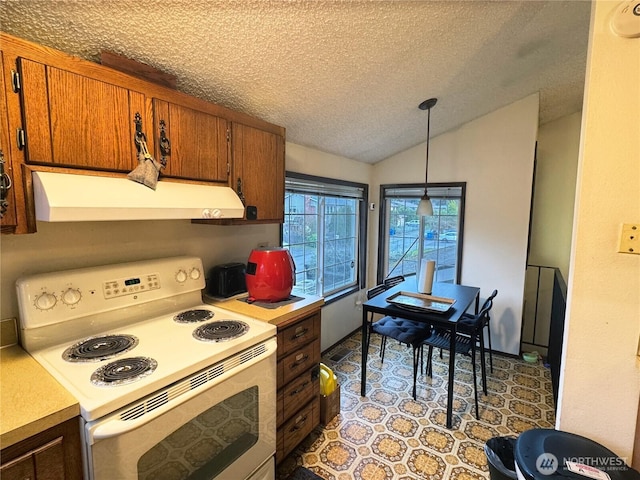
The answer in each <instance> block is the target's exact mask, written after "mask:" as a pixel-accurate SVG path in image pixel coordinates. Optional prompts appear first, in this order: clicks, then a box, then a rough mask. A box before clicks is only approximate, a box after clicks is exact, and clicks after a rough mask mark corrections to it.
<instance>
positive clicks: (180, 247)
mask: <svg viewBox="0 0 640 480" xmlns="http://www.w3.org/2000/svg"><path fill="white" fill-rule="evenodd" d="M279 239H280V236H279V230H278V226H277V225H251V226H241V227H236V226H215V225H195V224H191V222H190V221H188V220H162V221H144V222H81V223H46V222H38V232H37V233H34V234H30V235H3V236H2V237H1V239H0V242H2V245H1V246H2V248H1V249H0V261H1V265H2V275H1V276H0V291H1V297H0V301H1V305H0V314H1V318H2V319H6V318H11V317H14V318H17V316H18V305H17V299H16V293H15V281H16V279H17V278H18V277H19V276H21V275H26V274H32V273H38V272H49V271H57V270H67V269H71V268H80V267H87V266H94V265H103V264H107V263H118V262H128V261H136V260H144V259H152V258H161V257H165V256H174V255H196V256H199V257H201V258H202V261H203V263H204V266H205V269H207V270H208V269H209V268H210V267H212V266H214V265H217V264H219V263H227V262H246V261H247V258H248V257H249V253H251V249H253V248H256V247H257V246H258V243H261V242H269V244H270V245H274V246H275V245H278V242H279Z"/></svg>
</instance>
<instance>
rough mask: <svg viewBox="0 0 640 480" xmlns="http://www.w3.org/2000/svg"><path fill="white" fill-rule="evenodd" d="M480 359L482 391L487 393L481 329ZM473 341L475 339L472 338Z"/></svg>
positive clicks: (481, 332)
mask: <svg viewBox="0 0 640 480" xmlns="http://www.w3.org/2000/svg"><path fill="white" fill-rule="evenodd" d="M479 335H480V341H479V343H480V361H481V362H482V363H481V364H480V372H481V373H482V391H483V392H484V394H485V395H487V366H486V363H485V361H484V358H485V351H484V333H483V331H482V330H480V333H479ZM474 341H475V340H474Z"/></svg>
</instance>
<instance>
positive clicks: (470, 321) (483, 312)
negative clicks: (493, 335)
mask: <svg viewBox="0 0 640 480" xmlns="http://www.w3.org/2000/svg"><path fill="white" fill-rule="evenodd" d="M492 307H493V299H488V301H487V302H484V304H483V305H482V309H480V311H479V312H478V313H477V314H476V315H474V316H473V317H469V318H463V319H461V320H459V321H458V329H459V330H460V331H461V332H462V333H467V334H468V333H472V332H473V333H475V332H479V331H480V330H482V329H483V328H484V325H485V322H487V321H488V318H489V311H490V310H491V308H492Z"/></svg>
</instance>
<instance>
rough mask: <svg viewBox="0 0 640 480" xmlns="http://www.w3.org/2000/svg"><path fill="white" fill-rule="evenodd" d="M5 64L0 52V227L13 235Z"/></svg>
mask: <svg viewBox="0 0 640 480" xmlns="http://www.w3.org/2000/svg"><path fill="white" fill-rule="evenodd" d="M5 72H6V70H5V64H4V56H3V55H2V52H0V73H2V75H0V164H1V165H0V177H1V178H0V182H1V183H0V190H1V192H0V193H1V195H0V202H3V203H2V204H1V205H0V210H1V212H2V214H1V215H0V226H1V228H2V231H3V232H7V233H13V232H14V231H15V228H16V226H17V218H16V202H15V185H14V181H13V177H14V175H13V163H12V162H11V149H10V144H9V117H8V113H7V100H6V96H5Z"/></svg>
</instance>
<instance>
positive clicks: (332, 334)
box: [285, 143, 377, 350]
mask: <svg viewBox="0 0 640 480" xmlns="http://www.w3.org/2000/svg"><path fill="white" fill-rule="evenodd" d="M285 165H286V169H287V171H292V172H297V173H305V174H307V175H316V176H320V177H327V178H336V179H340V180H348V181H351V182H359V183H365V184H369V183H370V182H371V173H372V170H373V167H372V166H371V165H369V164H366V163H362V162H357V161H355V160H351V159H348V158H345V157H339V156H336V155H331V154H329V153H324V152H320V151H318V150H314V149H312V148H308V147H304V146H302V145H296V144H294V143H287V150H286V161H285ZM369 195H371V190H369ZM369 220H370V219H369ZM370 232H371V229H370ZM371 235H372V234H371V233H370V236H371ZM373 236H374V237H375V236H377V229H376V230H375V232H374V233H373ZM372 255H373V256H374V257H375V250H374V251H371V250H370V249H369V250H368V251H367V256H368V263H369V264H370V263H371V261H370V259H371V256H372ZM360 298H361V293H356V294H353V295H349V296H347V297H345V298H342V299H340V300H338V301H336V302H333V303H331V304H329V305H327V306H325V307H324V308H323V309H322V330H321V349H322V350H326V349H327V348H329V347H330V346H332V345H333V344H335V343H337V342H338V341H339V340H341V339H342V338H343V337H345V336H347V335H348V334H350V333H351V332H353V331H354V330H355V329H357V328H358V327H359V326H360V325H361V324H362V309H361V308H359V307H358V306H357V301H358V300H359V299H360Z"/></svg>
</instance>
